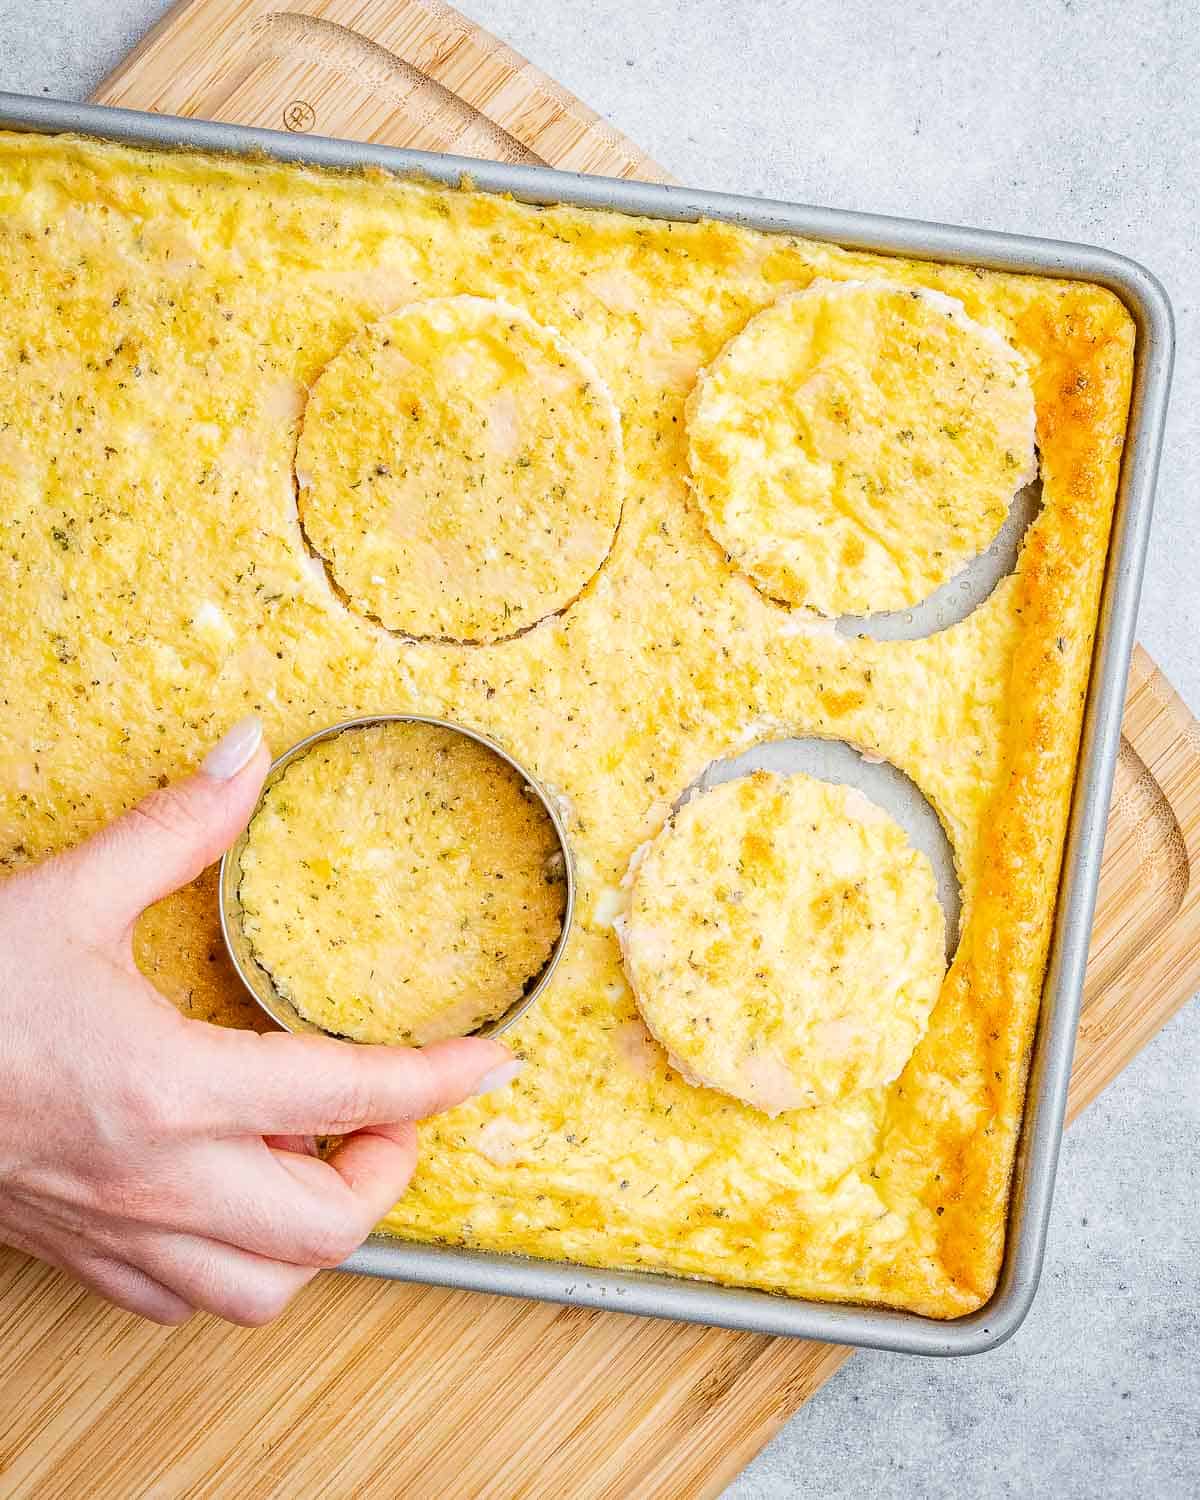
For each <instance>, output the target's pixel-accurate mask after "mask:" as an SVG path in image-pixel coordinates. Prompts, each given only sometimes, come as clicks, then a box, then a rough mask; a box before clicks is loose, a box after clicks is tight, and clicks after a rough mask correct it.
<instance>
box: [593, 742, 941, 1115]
mask: <svg viewBox="0 0 1200 1500" xmlns="http://www.w3.org/2000/svg"><path fill="white" fill-rule="evenodd" d="M958 910H959V894H958V886H957V881H956V878H955V875H954V866H953V857H952V854H951V852H950V849H949V846H948V843H947V841H946V839H945V835H944V833H942V831H941V825H940V823H939V822H938V820H937V817H936V814H934V812H933V809H932V808H931V807H929V804H928V803H927V802H925V800H924V799H923V798H922V797H921V796H920V794H919V793H918V792H917V791H916V789H915V788H914V787H913V785H912V783H911V782H909V781H908V778H907V777H905V776H903V774H902V773H901V772H899V771H898V770H897V769H896V768H895V767H892V766H887V765H885V764H882V763H873V762H867V761H864V760H863V758H862V756H861V755H860V754H859V753H858V752H856V751H854V750H853V749H852V748H851V747H850V746H848V745H845V744H841V743H839V742H833V741H819V740H811V739H805V740H781V741H775V742H772V743H770V744H763V745H759V746H756V747H755V748H754V749H752V750H750V751H747V752H746V753H745V754H743V755H740V756H738V757H737V758H736V759H734V760H729V761H723V762H718V763H715V764H714V765H713V766H711V767H710V768H709V769H708V771H707V772H706V773H705V775H704V776H703V777H702V778H701V779H700V781H699V782H698V783H697V784H696V785H695V786H694V787H693V788H692V789H691V790H690V792H689V793H688V794H687V796H686V797H685V798H684V799H682V800H681V802H680V803H679V804H677V807H676V810H675V812H674V813H673V814H672V817H671V818H670V820H669V821H668V823H667V824H666V826H665V827H664V829H663V830H662V832H661V833H660V834H659V835H658V836H657V838H655V839H654V840H653V841H652V842H651V843H650V845H649V846H647V847H646V848H645V849H644V850H643V851H642V853H641V854H640V856H639V858H638V860H637V861H636V862H635V865H634V868H633V870H632V872H631V881H630V892H629V907H628V912H627V914H626V916H625V918H624V919H623V921H622V923H621V924H620V927H619V932H620V937H621V943H622V951H623V955H624V962H625V969H626V973H627V976H628V978H629V981H630V984H631V987H632V989H633V991H634V994H635V996H636V998H637V1003H638V1007H639V1009H640V1011H641V1013H642V1017H643V1019H644V1020H645V1022H646V1024H647V1026H648V1027H649V1029H650V1031H651V1032H652V1033H653V1034H654V1035H655V1037H656V1038H657V1039H658V1040H659V1042H660V1043H661V1044H662V1045H663V1046H664V1047H665V1048H666V1050H667V1052H668V1054H669V1057H670V1059H671V1062H672V1064H673V1066H675V1067H676V1068H677V1069H678V1070H679V1071H680V1072H681V1073H682V1074H683V1076H684V1077H685V1078H686V1079H687V1080H688V1081H689V1082H691V1083H694V1084H697V1085H701V1086H705V1087H711V1088H716V1089H719V1090H721V1091H722V1092H724V1093H727V1094H730V1095H732V1096H733V1097H735V1098H738V1099H741V1100H742V1101H743V1102H745V1103H747V1104H750V1105H752V1106H754V1107H755V1108H757V1109H759V1110H762V1111H763V1112H765V1113H767V1114H770V1115H775V1114H779V1113H781V1112H784V1111H787V1110H792V1109H803V1108H813V1107H816V1106H819V1105H824V1104H834V1103H838V1102H840V1101H842V1100H844V1099H846V1098H849V1097H851V1096H853V1095H854V1094H856V1093H859V1092H861V1091H862V1090H864V1089H869V1088H874V1087H878V1086H881V1085H884V1084H887V1083H889V1082H891V1081H892V1080H893V1079H894V1078H896V1077H897V1076H898V1075H899V1073H900V1072H901V1070H902V1069H903V1067H904V1065H905V1063H906V1062H907V1061H908V1059H909V1057H910V1056H911V1055H912V1052H913V1049H914V1048H915V1047H916V1045H917V1043H918V1042H919V1040H920V1038H921V1036H922V1035H923V1034H924V1031H925V1028H926V1026H927V1024H928V1019H929V1015H930V1012H931V1011H932V1008H933V1005H934V1003H935V1002H936V999H937V996H938V993H939V991H940V988H941V983H942V980H943V978H944V974H945V968H946V963H947V957H948V951H949V945H951V944H953V942H954V940H955V937H956V934H957V927H958Z"/></svg>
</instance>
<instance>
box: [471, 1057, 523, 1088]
mask: <svg viewBox="0 0 1200 1500" xmlns="http://www.w3.org/2000/svg"><path fill="white" fill-rule="evenodd" d="M524 1066H525V1063H524V1061H523V1060H522V1059H521V1058H519V1057H514V1058H513V1059H512V1061H511V1062H506V1063H500V1064H499V1065H498V1066H497V1067H495V1068H492V1069H491V1070H490V1071H489V1072H487V1073H485V1074H484V1075H483V1077H482V1078H481V1079H480V1080H479V1082H478V1083H477V1084H476V1085H475V1087H474V1088H473V1089H472V1090H471V1092H472V1094H490V1093H491V1092H492V1090H493V1089H502V1088H504V1087H506V1086H507V1085H508V1084H510V1083H511V1082H512V1081H513V1079H514V1078H515V1077H516V1076H517V1074H518V1073H519V1072H520V1071H521V1069H522V1068H523V1067H524Z"/></svg>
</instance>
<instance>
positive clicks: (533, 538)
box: [296, 297, 623, 643]
mask: <svg viewBox="0 0 1200 1500" xmlns="http://www.w3.org/2000/svg"><path fill="white" fill-rule="evenodd" d="M622 473H623V463H622V446H621V428H620V418H619V415H618V413H617V410H616V408H615V406H614V404H613V401H612V397H611V395H610V394H609V392H608V389H607V387H606V386H605V384H604V382H603V381H602V380H601V379H600V377H599V375H598V374H597V373H596V371H595V370H594V369H593V368H592V366H591V365H590V364H589V363H588V362H587V360H586V359H584V357H583V356H582V355H580V354H579V353H578V352H577V351H576V350H574V349H573V348H572V347H571V346H570V345H569V344H568V343H567V342H566V341H565V340H564V339H562V338H561V337H560V336H559V335H558V334H557V333H556V332H554V330H552V329H550V328H547V327H544V326H543V325H541V324H539V323H536V322H535V321H534V320H533V319H532V318H530V317H529V315H528V314H527V313H525V312H523V311H521V310H520V309H518V308H515V307H511V306H508V305H507V304H505V303H501V302H495V301H489V300H486V299H484V298H480V297H449V298H439V299H433V300H429V301H424V302H417V303H412V304H410V305H409V306H407V307H404V308H401V309H400V310H399V311H398V312H395V313H392V314H390V315H389V316H387V317H385V318H381V319H380V320H379V321H378V322H375V323H373V324H371V325H370V326H368V327H367V328H364V329H363V330H362V331H361V333H359V334H358V335H357V336H356V337H355V338H353V339H352V340H351V341H350V343H349V344H347V345H346V346H345V348H343V349H342V350H341V352H340V353H338V354H337V355H335V356H334V358H333V359H332V360H330V362H329V364H328V365H326V367H325V369H324V370H323V371H322V372H321V374H320V376H318V378H317V379H316V381H315V382H314V383H313V385H312V387H311V390H310V392H309V397H308V402H307V405H306V408H305V412H304V419H303V426H302V428H301V432H300V438H299V442H298V444H297V449H296V486H297V508H298V511H299V517H300V524H301V528H302V530H303V533H304V537H305V541H306V543H307V545H308V546H309V548H310V549H311V550H312V552H313V553H314V554H315V555H316V556H317V557H318V558H320V559H321V561H322V562H323V564H324V566H325V570H326V573H327V576H328V578H329V580H330V582H331V584H332V585H333V587H334V589H335V591H336V592H337V593H338V595H339V596H340V597H341V599H342V600H343V602H344V603H346V604H347V605H348V606H349V607H350V608H352V609H354V610H356V611H358V612H359V613H361V614H363V615H366V616H367V617H369V618H370V619H372V620H373V621H375V622H376V623H378V624H380V625H382V626H384V627H385V628H386V629H387V630H390V631H393V632H395V633H397V634H399V635H402V636H405V637H408V638H412V639H421V640H452V641H462V642H468V643H482V642H492V641H498V640H504V639H507V638H509V637H511V636H515V635H519V634H521V633H522V632H523V631H525V630H528V629H529V628H530V627H531V626H533V625H535V624H537V622H538V621H539V620H542V619H544V618H546V617H547V616H550V615H554V614H558V613H561V612H562V611H563V610H564V609H566V608H567V607H568V606H569V605H570V604H571V603H572V602H573V601H574V600H575V599H576V598H578V596H579V594H580V593H581V592H582V590H583V589H584V588H585V587H586V585H587V584H588V582H589V581H590V580H591V579H592V578H593V577H594V576H595V574H596V572H597V571H598V570H599V568H600V567H601V565H602V564H603V563H604V561H605V559H606V558H607V556H608V554H609V552H610V551H611V548H612V545H613V539H614V537H615V534H616V530H617V526H618V524H619V521H620V515H621V501H622Z"/></svg>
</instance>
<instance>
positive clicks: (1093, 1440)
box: [0, 0, 1200, 1500]
mask: <svg viewBox="0 0 1200 1500" xmlns="http://www.w3.org/2000/svg"><path fill="white" fill-rule="evenodd" d="M464 3H465V6H466V9H467V10H468V11H469V13H470V14H472V15H473V16H474V18H475V19H476V20H478V21H480V22H481V23H483V24H484V25H486V26H489V27H490V28H491V29H492V30H493V31H495V32H496V33H497V34H498V35H500V36H503V37H504V38H505V39H506V40H508V41H510V42H511V43H512V44H513V45H514V46H515V47H516V48H517V49H518V50H519V51H521V52H524V53H525V54H526V55H527V56H529V57H531V58H533V59H534V60H535V61H536V62H538V63H539V64H540V65H541V66H543V67H544V68H546V70H547V71H548V72H550V73H552V74H553V75H555V76H556V77H558V78H560V79H561V80H562V81H563V82H564V83H565V84H567V85H568V87H570V88H572V89H574V90H575V91H576V92H577V93H578V94H579V95H580V96H581V97H582V98H584V99H585V100H587V102H588V103H589V104H592V105H593V106H594V107H595V108H597V109H598V110H600V111H601V113H603V114H605V115H607V116H608V117H609V118H610V119H612V120H613V121H614V123H615V124H617V125H618V126H620V127H621V128H622V129H624V130H626V131H627V132H628V133H629V134H630V135H631V136H633V137H634V138H635V139H636V140H637V141H638V142H639V143H640V144H641V145H642V146H644V147H645V148H646V149H647V150H648V151H650V152H651V154H652V155H654V156H655V157H656V158H657V159H658V160H659V161H660V162H662V163H663V165H664V166H666V167H667V168H668V169H669V170H670V171H672V172H673V173H674V174H675V175H676V176H677V177H678V178H680V179H682V180H684V181H687V182H691V183H695V184H697V185H700V186H704V187H713V188H728V189H733V190H738V191H743V192H751V193H768V194H771V195H776V196H780V197H790V198H798V199H801V200H804V201H808V202H814V203H827V204H833V205H837V206H840V207H847V208H863V209H876V210H880V211H882V212H885V213H899V214H910V215H914V216H917V217H921V218H930V219H945V220H950V221H953V222H959V223H966V224H981V225H989V226H992V227H994V228H999V229H1010V230H1027V231H1030V232H1033V233H1040V234H1049V235H1057V236H1061V237H1065V238H1076V239H1083V240H1090V241H1093V242H1096V243H1099V244H1103V245H1107V246H1110V247H1111V248H1113V249H1117V250H1121V251H1123V252H1125V253H1126V254H1129V255H1133V256H1135V257H1137V258H1138V259H1140V260H1143V261H1145V263H1146V264H1147V265H1149V266H1150V267H1151V268H1152V269H1153V270H1154V271H1156V272H1157V273H1158V274H1159V275H1160V276H1161V277H1162V279H1163V280H1164V281H1165V283H1166V285H1167V288H1168V290H1169V291H1170V293H1171V296H1172V298H1173V300H1174V303H1175V311H1176V316H1177V319H1178V325H1179V328H1178V332H1179V358H1178V364H1177V370H1176V381H1175V397H1174V403H1173V409H1172V418H1171V424H1170V431H1169V435H1168V441H1167V447H1166V452H1165V454H1164V468H1163V477H1162V481H1161V484H1160V487H1159V501H1158V520H1157V526H1156V533H1155V537H1154V541H1153V545H1152V548H1151V557H1150V566H1149V573H1148V577H1147V583H1146V593H1145V597H1144V603H1143V606H1142V622H1141V632H1140V634H1141V639H1142V641H1143V643H1144V644H1145V645H1146V646H1147V647H1148V648H1149V649H1150V650H1151V651H1152V653H1153V654H1154V656H1155V657H1156V658H1157V660H1158V661H1159V662H1160V664H1161V665H1162V666H1163V668H1164V669H1165V670H1166V671H1167V673H1168V675H1169V676H1170V677H1171V678H1172V680H1173V681H1174V682H1175V684H1176V686H1177V687H1178V688H1179V689H1180V691H1181V692H1182V693H1183V695H1184V697H1185V698H1186V699H1187V700H1188V702H1189V703H1190V704H1191V706H1192V707H1193V709H1196V710H1200V645H1198V643H1197V638H1198V635H1200V526H1197V524H1196V520H1195V517H1196V515H1197V505H1198V504H1200V501H1198V499H1197V497H1198V496H1200V440H1198V436H1197V434H1198V430H1200V428H1198V423H1197V419H1196V416H1195V412H1196V409H1197V407H1198V406H1200V361H1198V356H1197V335H1198V333H1200V318H1198V316H1197V292H1196V288H1197V284H1198V283H1200V264H1198V261H1197V249H1198V241H1200V231H1198V227H1197V226H1198V222H1200V211H1198V209H1197V200H1198V199H1200V167H1198V163H1200V6H1197V5H1196V3H1195V0H983V3H980V4H975V5H950V4H931V3H929V0H909V3H908V4H907V5H904V6H900V5H888V4H884V3H882V0H805V3H804V4H802V5H801V4H797V3H789V0H554V3H553V4H551V3H549V0H541V3H530V0H464ZM165 9H166V6H165V5H164V4H163V3H162V0H0V87H4V88H10V89H19V90H24V91H26V92H29V93H50V94H55V95H59V96H65V97H72V98H74V97H82V96H83V95H84V94H86V93H87V91H88V89H89V88H91V87H92V86H93V85H94V84H95V83H96V82H98V81H99V79H100V78H101V77H103V75H104V74H105V73H106V72H107V71H108V70H109V69H110V68H111V67H112V66H113V64H115V63H116V62H117V60H118V59H119V58H120V57H121V56H122V54H123V53H124V52H126V51H127V50H128V48H129V47H130V46H131V45H132V44H133V43H134V41H136V39H137V38H138V37H139V36H140V35H141V34H142V32H144V31H145V30H146V28H147V27H148V26H149V25H150V24H151V23H152V22H153V21H154V20H156V19H157V18H158V16H159V15H160V14H161V13H162V12H163V11H164V10H165ZM1198 1127H1200V1007H1197V1006H1196V1005H1195V1004H1193V1005H1191V1006H1190V1007H1189V1008H1188V1009H1187V1010H1185V1011H1184V1012H1183V1014H1182V1015H1181V1016H1179V1017H1178V1018H1177V1019H1176V1020H1175V1021H1174V1022H1172V1023H1171V1024H1170V1025H1169V1026H1168V1027H1167V1028H1166V1029H1165V1031H1164V1032H1163V1033H1162V1034H1161V1035H1160V1036H1159V1037H1158V1038H1157V1039H1156V1040H1155V1042H1154V1043H1152V1045H1151V1046H1150V1047H1149V1048H1148V1049H1147V1050H1146V1052H1145V1053H1143V1055H1142V1056H1141V1057H1140V1058H1139V1059H1138V1060H1137V1061H1136V1062H1135V1063H1134V1064H1133V1066H1132V1067H1131V1068H1129V1069H1128V1070H1127V1072H1126V1073H1125V1074H1124V1075H1123V1076H1122V1078H1121V1079H1120V1080H1119V1081H1118V1082H1117V1083H1116V1084H1115V1085H1114V1086H1113V1087H1112V1088H1110V1089H1109V1090H1108V1092H1107V1093H1106V1094H1105V1095H1104V1096H1103V1098H1102V1099H1101V1100H1100V1101H1099V1102H1098V1103H1097V1104H1095V1105H1093V1107H1092V1108H1091V1109H1090V1110H1089V1111H1088V1113H1087V1114H1086V1115H1085V1116H1084V1117H1083V1118H1082V1119H1081V1120H1080V1121H1079V1123H1078V1124H1077V1125H1076V1127H1075V1128H1074V1129H1073V1130H1072V1132H1071V1134H1070V1135H1069V1137H1068V1140H1067V1145H1066V1148H1065V1151H1064V1155H1063V1161H1062V1168H1061V1173H1060V1177H1059V1189H1058V1197H1057V1202H1056V1207H1055V1213H1054V1224H1053V1228H1052V1232H1051V1238H1050V1247H1049V1253H1048V1257H1047V1268H1046V1273H1045V1277H1044V1279H1043V1283H1042V1290H1041V1292H1040V1294H1039V1297H1038V1300H1037V1303H1036V1305H1035V1307H1034V1310H1033V1312H1032V1313H1031V1315H1030V1317H1029V1320H1028V1321H1027V1323H1026V1324H1025V1326H1024V1328H1023V1329H1022V1330H1021V1331H1020V1333H1019V1334H1018V1335H1017V1336H1016V1338H1015V1339H1014V1340H1013V1341H1012V1342H1011V1343H1009V1344H1007V1345H1006V1346H1005V1347H1004V1348H1002V1349H1000V1350H998V1351H996V1352H994V1353H992V1354H988V1355H984V1356H982V1357H979V1358H976V1359H972V1360H956V1361H947V1362H941V1363H938V1362H925V1361H920V1360H915V1359H905V1358H901V1357H898V1356H892V1355H881V1354H872V1353H860V1354H857V1355H856V1356H855V1357H854V1359H852V1360H851V1361H850V1363H849V1364H848V1365H847V1366H846V1367H845V1368H844V1369H843V1370H842V1372H841V1373H840V1374H839V1375H838V1376H837V1377H835V1379H834V1380H832V1381H831V1382H830V1383H829V1384H828V1385H827V1386H826V1387H825V1389H824V1390H823V1391H822V1392H821V1393H820V1394H819V1395H818V1396H817V1397H816V1398H815V1399H814V1400H812V1401H811V1402H809V1403H808V1405H807V1406H806V1407H805V1408H804V1409H803V1410H802V1411H801V1412H800V1413H799V1414H798V1415H797V1416H796V1417H795V1418H794V1419H793V1420H792V1421H791V1422H790V1423H789V1424H788V1426H787V1427H786V1428H785V1429H784V1430H783V1432H781V1433H780V1435H779V1436H778V1437H777V1438H776V1440H775V1441H774V1442H773V1443H772V1444H771V1445H770V1446H769V1447H768V1448H767V1449H766V1450H765V1451H764V1452H763V1453H762V1454H761V1456H760V1457H759V1458H757V1459H756V1460H755V1461H754V1462H753V1463H752V1464H751V1465H750V1467H749V1468H748V1469H747V1470H746V1471H745V1472H744V1473H743V1474H742V1475H741V1477H740V1478H739V1479H738V1480H737V1481H736V1482H735V1483H734V1484H733V1485H732V1486H731V1488H730V1490H729V1491H728V1496H729V1500H784V1497H791V1496H797V1497H807V1496H813V1497H818V1496H819V1497H822V1500H836V1497H843V1496H845V1497H858V1496H866V1495H870V1496H871V1497H873V1500H914V1497H920V1500H937V1497H942V1496H945V1497H954V1500H960V1497H964V1496H966V1497H971V1500H976V1497H978V1500H999V1497H1002V1496H1010V1495H1011V1496H1015V1495H1020V1496H1023V1497H1042V1496H1045V1497H1053V1500H1093V1497H1097V1496H1121V1497H1142V1496H1153V1497H1155V1500H1175V1497H1180V1500H1183V1497H1191V1496H1194V1495H1196V1494H1198V1493H1200V1368H1198V1365H1197V1361H1196V1358H1195V1350H1196V1346H1197V1343H1198V1342H1200V1290H1198V1284H1197V1282H1198V1275H1200V1270H1198V1268H1200V1207H1198V1203H1200V1169H1198V1168H1197V1140H1198V1136H1200V1130H1198Z"/></svg>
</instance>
